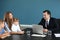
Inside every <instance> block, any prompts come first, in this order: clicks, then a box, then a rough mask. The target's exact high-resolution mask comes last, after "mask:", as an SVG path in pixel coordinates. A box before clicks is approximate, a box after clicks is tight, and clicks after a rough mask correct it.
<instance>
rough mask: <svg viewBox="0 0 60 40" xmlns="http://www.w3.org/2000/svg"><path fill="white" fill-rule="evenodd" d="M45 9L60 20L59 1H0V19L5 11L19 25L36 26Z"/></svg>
mask: <svg viewBox="0 0 60 40" xmlns="http://www.w3.org/2000/svg"><path fill="white" fill-rule="evenodd" d="M45 9H48V10H50V11H51V13H52V16H53V17H55V18H60V0H0V18H1V19H3V15H4V13H5V12H6V11H12V12H13V15H14V16H15V17H17V18H19V20H20V23H21V24H38V23H39V22H40V20H41V18H42V11H43V10H45Z"/></svg>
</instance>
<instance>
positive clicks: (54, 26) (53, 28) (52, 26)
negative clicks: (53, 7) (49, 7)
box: [39, 17, 59, 32]
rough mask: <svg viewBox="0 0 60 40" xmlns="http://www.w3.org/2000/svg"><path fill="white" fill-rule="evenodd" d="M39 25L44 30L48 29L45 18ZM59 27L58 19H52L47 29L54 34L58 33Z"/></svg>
mask: <svg viewBox="0 0 60 40" xmlns="http://www.w3.org/2000/svg"><path fill="white" fill-rule="evenodd" d="M39 25H43V28H46V27H45V19H44V18H42V20H41V22H40V23H39ZM58 27H59V26H58V23H57V21H56V19H55V18H52V17H51V18H50V21H49V25H48V27H47V29H48V30H51V31H52V32H56V31H57V30H58Z"/></svg>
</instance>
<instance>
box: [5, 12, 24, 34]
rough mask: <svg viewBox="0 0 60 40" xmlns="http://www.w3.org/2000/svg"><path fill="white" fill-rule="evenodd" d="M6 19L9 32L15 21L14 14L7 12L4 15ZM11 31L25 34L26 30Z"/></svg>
mask: <svg viewBox="0 0 60 40" xmlns="http://www.w3.org/2000/svg"><path fill="white" fill-rule="evenodd" d="M4 20H5V26H6V28H7V27H8V30H9V32H11V26H12V22H13V14H12V12H6V14H5V15H4ZM21 32H22V31H21ZM11 33H12V34H24V32H23V33H18V32H11Z"/></svg>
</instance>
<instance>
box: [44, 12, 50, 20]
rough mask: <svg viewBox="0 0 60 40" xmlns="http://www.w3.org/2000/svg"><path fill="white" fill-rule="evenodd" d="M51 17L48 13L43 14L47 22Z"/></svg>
mask: <svg viewBox="0 0 60 40" xmlns="http://www.w3.org/2000/svg"><path fill="white" fill-rule="evenodd" d="M49 17H50V15H49V14H48V13H47V12H45V13H43V18H44V19H45V20H47V19H48V18H49Z"/></svg>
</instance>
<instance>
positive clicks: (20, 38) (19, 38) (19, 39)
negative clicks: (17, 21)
mask: <svg viewBox="0 0 60 40" xmlns="http://www.w3.org/2000/svg"><path fill="white" fill-rule="evenodd" d="M0 40H60V38H56V37H49V36H47V37H32V36H28V35H12V36H9V37H7V38H5V39H0Z"/></svg>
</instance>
